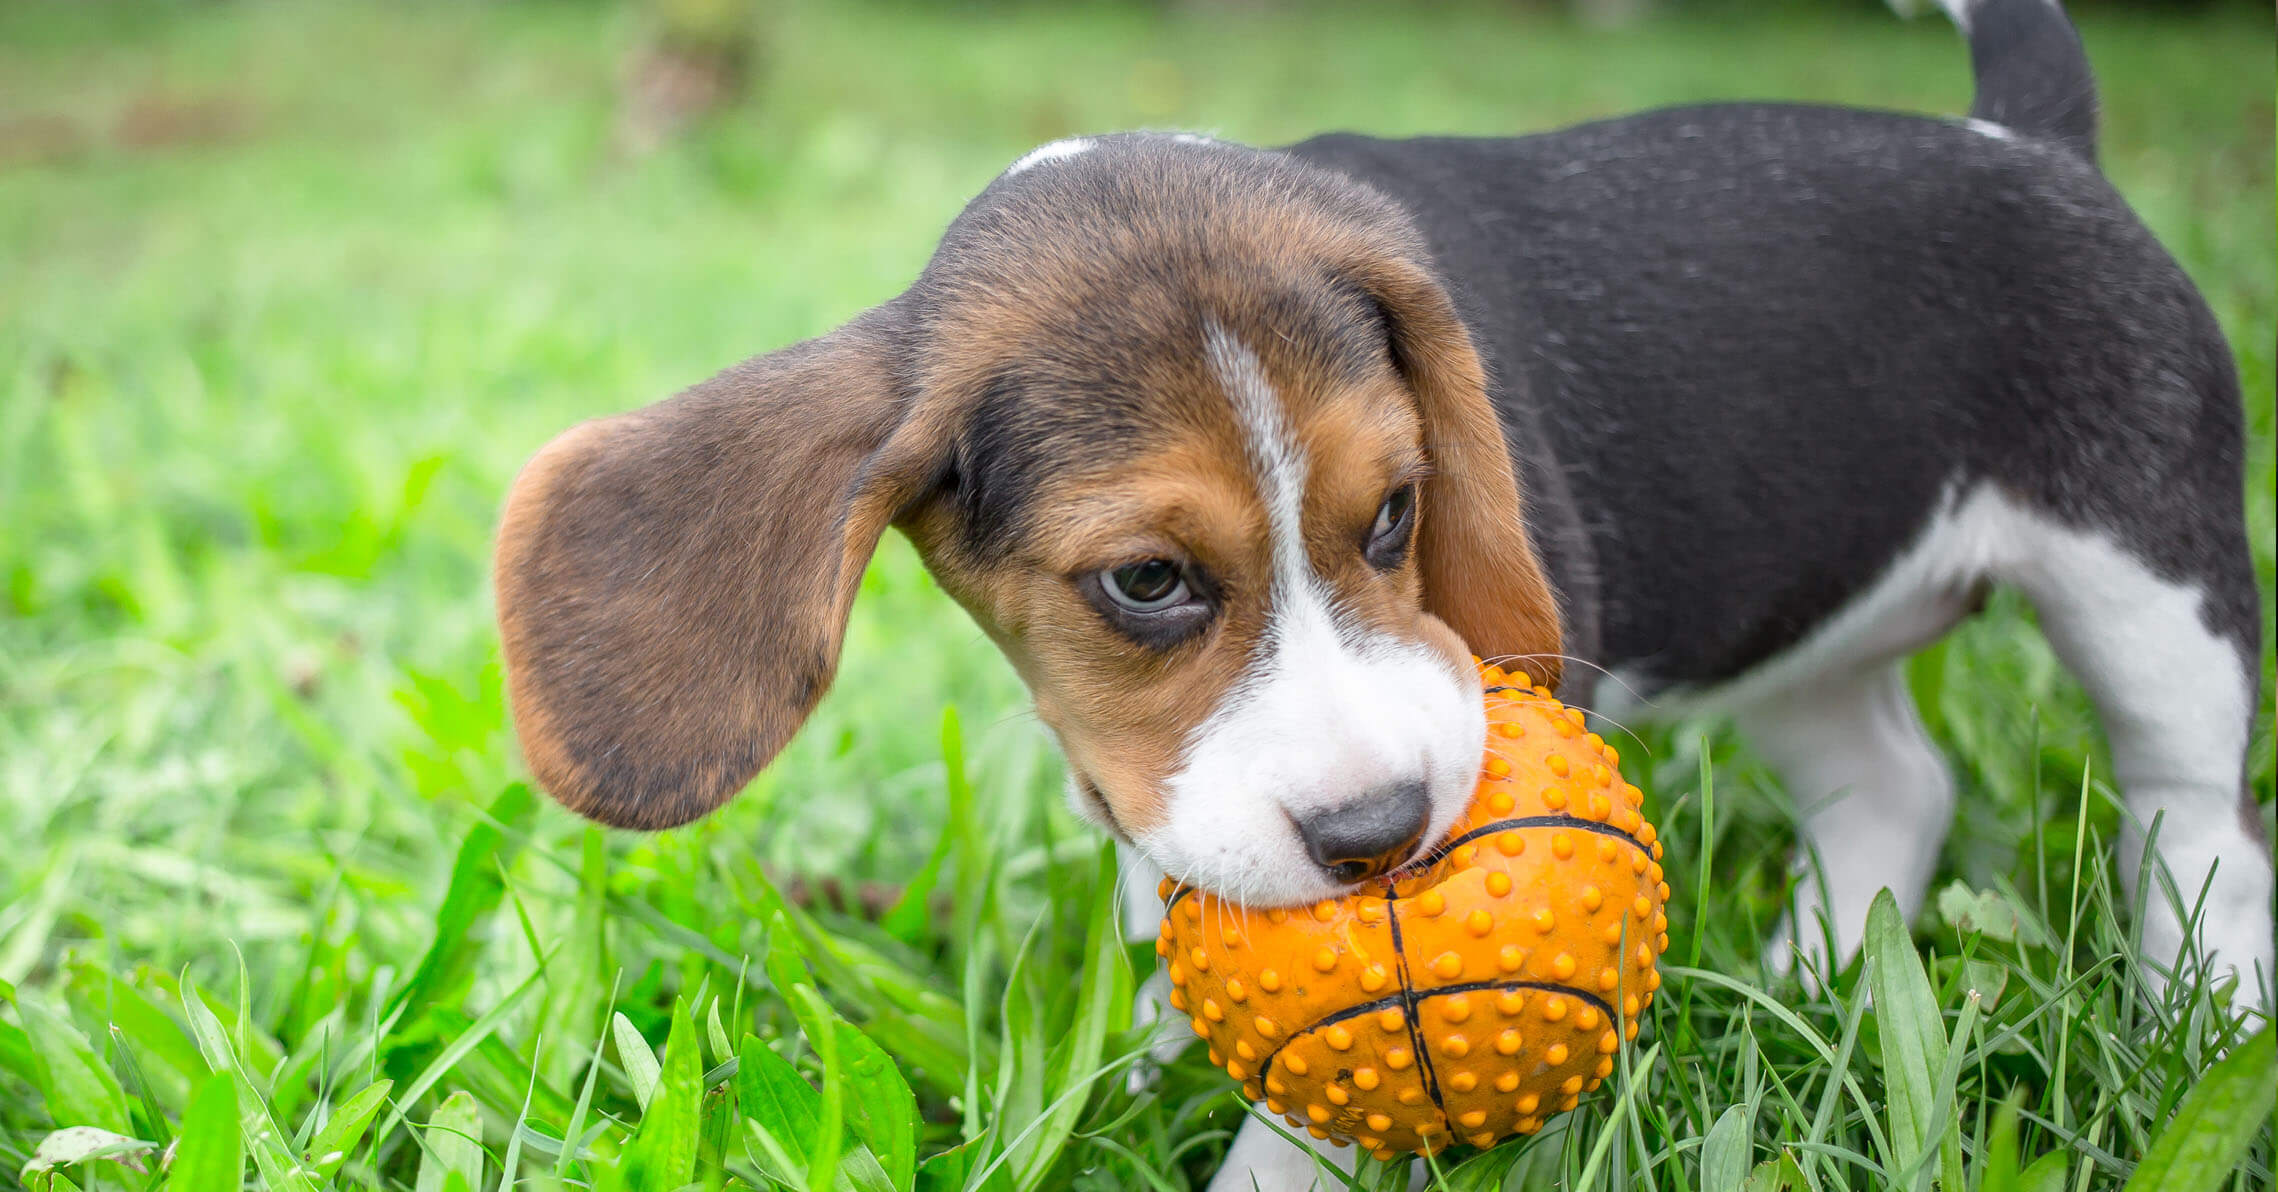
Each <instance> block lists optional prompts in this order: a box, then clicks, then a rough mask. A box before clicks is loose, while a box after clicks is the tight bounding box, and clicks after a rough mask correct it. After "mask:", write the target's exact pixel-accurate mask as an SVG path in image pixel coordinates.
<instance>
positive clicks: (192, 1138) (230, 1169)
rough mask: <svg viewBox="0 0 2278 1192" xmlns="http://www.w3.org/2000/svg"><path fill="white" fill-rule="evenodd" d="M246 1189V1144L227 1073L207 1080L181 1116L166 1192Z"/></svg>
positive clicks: (234, 1085) (233, 1086)
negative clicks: (178, 1140)
mask: <svg viewBox="0 0 2278 1192" xmlns="http://www.w3.org/2000/svg"><path fill="white" fill-rule="evenodd" d="M244 1186H245V1140H244V1138H243V1137H241V1136H240V1135H239V1134H238V1131H237V1082H236V1081H235V1080H234V1079H233V1078H232V1077H231V1076H230V1074H229V1073H227V1072H216V1073H214V1074H213V1075H212V1076H209V1077H207V1078H206V1082H205V1083H204V1084H203V1085H200V1086H199V1087H198V1091H197V1092H196V1093H194V1094H192V1095H191V1097H190V1108H189V1111H188V1112H186V1113H184V1114H183V1115H182V1142H181V1145H180V1146H178V1147H177V1148H175V1151H174V1166H173V1167H172V1168H171V1169H170V1170H168V1172H167V1173H166V1192H238V1189H240V1188H242V1187H244Z"/></svg>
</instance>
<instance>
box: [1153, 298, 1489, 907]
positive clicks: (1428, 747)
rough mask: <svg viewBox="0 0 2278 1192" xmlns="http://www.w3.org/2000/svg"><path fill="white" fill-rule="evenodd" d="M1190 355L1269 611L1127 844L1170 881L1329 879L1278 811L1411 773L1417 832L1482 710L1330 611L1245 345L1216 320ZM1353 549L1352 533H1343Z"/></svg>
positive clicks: (1450, 782)
mask: <svg viewBox="0 0 2278 1192" xmlns="http://www.w3.org/2000/svg"><path fill="white" fill-rule="evenodd" d="M1203 350H1204V359H1205V361H1206V362H1207V363H1208V364H1209V366H1210V369H1211V373H1212V375H1213V376H1214V377H1215V378H1216V379H1217V380H1218V382H1219V384H1220V386H1221V387H1223V388H1224V389H1225V391H1226V395H1227V398H1228V400H1229V401H1231V402H1232V403H1233V407H1234V412H1235V416H1236V419H1237V420H1238V422H1239V424H1240V426H1241V428H1242V432H1243V439H1244V446H1245V451H1246V453H1247V454H1248V456H1249V460H1250V464H1251V467H1252V470H1253V472H1254V474H1255V476H1256V482H1257V485H1258V495H1259V498H1260V499H1261V501H1262V502H1263V503H1264V505H1265V509H1266V517H1267V525H1268V533H1269V534H1270V535H1271V543H1272V551H1273V580H1272V591H1271V596H1270V599H1271V603H1272V610H1273V612H1272V620H1271V622H1270V623H1269V625H1268V628H1267V632H1266V635H1265V640H1264V641H1263V642H1262V643H1261V644H1260V646H1259V649H1258V652H1257V656H1256V658H1255V659H1254V660H1253V661H1252V664H1251V669H1250V672H1249V673H1248V674H1247V675H1246V676H1244V678H1243V679H1242V680H1241V681H1239V682H1237V683H1236V684H1235V685H1234V687H1233V689H1232V690H1231V691H1229V692H1228V694H1227V695H1226V697H1225V698H1224V699H1223V700H1222V702H1221V703H1220V704H1219V706H1218V707H1217V708H1214V709H1212V710H1211V713H1210V715H1209V716H1207V717H1206V718H1204V719H1203V720H1202V722H1201V724H1200V727H1199V728H1198V730H1197V732H1196V734H1195V735H1194V737H1193V738H1192V739H1191V740H1190V741H1189V742H1188V745H1187V749H1186V753H1185V755H1184V756H1183V758H1182V759H1181V764H1180V767H1179V770H1178V772H1177V773H1176V774H1174V775H1173V776H1172V777H1171V779H1170V780H1169V781H1168V782H1167V783H1166V784H1165V787H1164V793H1165V797H1166V803H1167V809H1168V814H1167V815H1166V816H1164V818H1163V823H1162V824H1161V825H1160V826H1159V827H1157V828H1156V829H1155V830H1153V831H1152V832H1149V833H1146V834H1143V835H1141V836H1140V837H1139V838H1138V840H1137V843H1138V844H1139V846H1140V847H1141V848H1142V849H1144V850H1145V851H1146V852H1147V853H1148V855H1149V856H1150V857H1151V858H1152V859H1153V860H1154V861H1155V862H1156V863H1157V864H1159V865H1161V866H1162V867H1163V868H1164V869H1166V870H1168V871H1169V872H1171V873H1175V874H1178V875H1179V876H1180V877H1181V878H1183V879H1184V880H1186V881H1189V882H1192V883H1195V884H1197V885H1201V886H1204V887H1207V888H1210V889H1213V890H1217V891H1221V892H1223V893H1226V894H1229V895H1232V896H1235V897H1238V898H1243V899H1247V900H1250V901H1253V902H1257V903H1260V904H1271V903H1291V902H1302V901H1305V900H1308V899H1312V898H1319V897H1323V896H1325V895H1329V894H1332V893H1335V892H1337V890H1338V887H1337V886H1336V885H1335V884H1334V883H1332V882H1330V881H1329V879H1328V877H1327V875H1325V874H1323V873H1322V872H1321V871H1320V870H1319V868H1318V867H1316V866H1315V865H1314V864H1313V862H1312V861H1311V859H1310V858H1308V857H1307V856H1306V854H1305V847H1304V843H1303V841H1302V840H1301V839H1300V838H1299V837H1298V834H1297V829H1296V826H1295V824H1294V823H1293V822H1292V821H1291V818H1290V817H1291V816H1292V815H1296V814H1303V813H1305V812H1309V811H1318V810H1321V809H1324V808H1331V807H1342V806H1344V805H1346V804H1348V803H1351V802H1353V801H1355V800H1357V799H1361V798H1364V797H1366V796H1368V795H1369V794H1370V793H1371V792H1373V791H1376V790H1378V789H1380V788H1381V787H1383V786H1385V785H1387V784H1390V783H1394V782H1401V781H1407V780H1411V779H1422V780H1423V781H1424V782H1425V783H1426V786H1427V789H1428V790H1429V792H1430V795H1431V800H1432V815H1431V819H1430V821H1429V822H1428V823H1427V825H1426V829H1425V830H1426V832H1427V833H1428V834H1433V835H1436V834H1438V833H1440V832H1443V831H1445V830H1446V828H1447V826H1448V825H1449V824H1451V823H1453V822H1454V820H1455V817H1456V816H1457V815H1458V814H1459V813H1460V812H1461V811H1462V808H1463V804H1464V801H1465V800H1466V799H1467V798H1468V797H1469V795H1470V793H1471V786H1472V783H1473V781H1474V779H1475V778H1476V776H1477V771H1478V762H1479V748H1480V741H1481V740H1482V739H1483V737H1484V736H1485V732H1486V728H1485V720H1486V718H1485V713H1484V711H1483V710H1482V708H1481V706H1480V702H1479V698H1478V695H1477V693H1476V691H1475V689H1474V688H1473V687H1472V686H1471V685H1470V684H1469V682H1468V681H1467V678H1468V677H1467V676H1466V675H1464V674H1459V673H1458V672H1457V671H1456V670H1455V669H1454V668H1453V667H1452V666H1451V665H1450V664H1449V662H1448V661H1447V660H1445V659H1443V658H1441V657H1439V656H1438V655H1437V654H1436V653H1434V652H1433V651H1432V650H1431V649H1429V648H1428V647H1426V646H1424V645H1423V644H1421V643H1420V642H1413V641H1407V640H1403V639H1398V638H1393V637H1388V636H1386V635H1383V634H1381V633H1375V632H1370V631H1363V630H1358V629H1355V628H1353V627H1351V626H1349V625H1346V624H1344V623H1343V622H1342V620H1341V619H1340V618H1339V617H1338V615H1337V612H1336V610H1335V608H1334V607H1333V600H1332V598H1331V596H1330V594H1329V592H1328V590H1327V588H1326V586H1325V585H1324V584H1323V583H1322V582H1321V579H1320V577H1319V576H1318V575H1317V574H1315V572H1314V570H1313V566H1312V563H1311V561H1310V559H1309V558H1308V556H1307V554H1306V551H1305V537H1304V526H1303V510H1304V501H1305V479H1306V468H1307V461H1306V459H1305V454H1304V451H1303V450H1302V448H1301V447H1300V446H1299V445H1298V443H1297V441H1296V440H1295V438H1294V437H1292V436H1291V435H1290V433H1289V429H1288V426H1287V421H1286V419H1285V418H1284V417H1283V412H1282V405H1281V400H1280V397H1279V395H1278V394H1276V393H1275V391H1274V388H1273V384H1272V381H1271V380H1270V379H1269V378H1268V377H1267V375H1266V372H1265V367H1264V365H1263V364H1261V363H1260V362H1259V360H1258V357H1257V355H1256V354H1255V353H1254V352H1252V351H1250V350H1249V348H1248V347H1246V346H1244V345H1243V344H1242V343H1241V342H1240V341H1239V340H1237V339H1235V338H1234V337H1233V336H1232V335H1230V334H1228V333H1227V332H1226V331H1225V330H1224V329H1223V328H1220V327H1218V326H1216V325H1212V326H1210V327H1208V328H1207V329H1206V332H1205V337H1204V348H1203ZM1356 549H1357V544H1356Z"/></svg>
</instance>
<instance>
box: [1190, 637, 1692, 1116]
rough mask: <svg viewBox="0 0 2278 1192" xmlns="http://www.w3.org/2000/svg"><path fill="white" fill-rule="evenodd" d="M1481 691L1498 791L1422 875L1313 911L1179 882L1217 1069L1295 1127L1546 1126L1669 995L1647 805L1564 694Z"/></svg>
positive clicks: (1194, 989) (1200, 1019)
mask: <svg viewBox="0 0 2278 1192" xmlns="http://www.w3.org/2000/svg"><path fill="white" fill-rule="evenodd" d="M1480 677H1481V680H1482V687H1483V689H1484V695H1485V698H1486V701H1487V753H1486V758H1485V761H1484V764H1482V766H1481V767H1480V780H1479V785H1478V788H1477V790H1476V791H1475V792H1474V794H1473V797H1472V801H1471V805H1470V808H1469V809H1468V810H1467V811H1466V813H1465V814H1464V816H1463V818H1462V819H1460V820H1459V821H1457V823H1456V825H1455V827H1454V828H1453V830H1452V831H1451V832H1450V833H1449V835H1448V838H1447V840H1446V842H1445V843H1443V844H1441V845H1440V846H1439V847H1438V848H1436V849H1434V850H1433V851H1432V852H1431V853H1429V854H1427V855H1426V856H1425V857H1424V858H1423V859H1421V860H1420V861H1418V862H1416V863H1414V864H1412V865H1410V866H1409V867H1407V868H1406V869H1403V870H1401V871H1400V872H1398V873H1395V874H1392V875H1390V876H1389V877H1387V878H1385V879H1382V880H1380V881H1377V882H1372V883H1370V884H1369V885H1368V886H1366V887H1364V888H1363V889H1362V890H1360V891H1359V892H1356V893H1354V894H1352V895H1349V896H1347V897H1344V898H1340V899H1332V900H1329V901H1325V902H1320V903H1316V904H1314V905H1312V906H1310V907H1307V908H1304V909H1303V910H1301V911H1286V910H1279V909H1275V910H1252V909H1249V908H1246V907H1241V906H1237V905H1234V904H1232V903H1228V902H1223V901H1221V900H1220V899H1218V898H1216V897H1215V896H1213V895H1210V894H1206V893H1203V892H1201V891H1199V890H1193V889H1188V888H1186V887H1183V886H1179V885H1176V884H1175V883H1173V882H1170V881H1167V880H1166V881H1165V882H1164V884H1163V887H1162V894H1163V897H1164V899H1165V901H1166V903H1167V907H1166V913H1165V915H1164V917H1163V929H1162V936H1161V939H1160V940H1159V941H1158V943H1157V945H1156V950H1157V951H1158V952H1159V953H1161V954H1162V955H1163V956H1164V957H1166V958H1168V959H1170V960H1172V961H1174V963H1172V964H1171V965H1170V978H1171V983H1172V986H1173V995H1172V1004H1173V1005H1176V1006H1186V1007H1201V1008H1202V1013H1200V1014H1199V1015H1198V1016H1196V1017H1195V1019H1194V1028H1195V1032H1196V1033H1197V1034H1199V1035H1201V1036H1202V1037H1203V1038H1204V1039H1205V1040H1207V1041H1208V1043H1209V1045H1210V1052H1211V1055H1212V1056H1213V1058H1214V1059H1215V1060H1216V1061H1217V1062H1219V1063H1221V1064H1222V1065H1223V1066H1225V1068H1226V1069H1227V1072H1228V1073H1229V1074H1230V1075H1232V1076H1233V1077H1234V1078H1235V1079H1237V1080H1240V1081H1242V1082H1243V1087H1244V1091H1245V1092H1246V1093H1247V1094H1248V1095H1250V1096H1251V1098H1252V1099H1253V1100H1255V1099H1261V1098H1262V1097H1263V1095H1264V1094H1265V1093H1267V1092H1269V1091H1270V1093H1271V1097H1270V1098H1268V1099H1267V1104H1268V1108H1270V1109H1274V1110H1275V1111H1276V1112H1279V1113H1281V1114H1282V1115H1283V1116H1284V1118H1285V1119H1286V1120H1287V1121H1288V1123H1289V1125H1290V1127H1291V1129H1293V1130H1303V1131H1305V1132H1306V1133H1308V1134H1311V1135H1312V1136H1314V1137H1316V1138H1324V1139H1328V1140H1331V1141H1332V1142H1335V1143H1337V1144H1338V1145H1345V1144H1349V1143H1353V1142H1358V1143H1359V1144H1360V1145H1361V1146H1362V1147H1364V1148H1366V1149H1368V1150H1369V1151H1372V1152H1374V1153H1375V1154H1376V1155H1377V1157H1379V1158H1386V1159H1388V1158H1391V1157H1393V1156H1394V1155H1396V1154H1398V1153H1400V1152H1402V1151H1413V1152H1418V1153H1423V1154H1430V1153H1434V1152H1436V1151H1439V1150H1441V1149H1443V1148H1445V1147H1448V1146H1450V1145H1453V1144H1455V1143H1458V1142H1467V1143H1471V1144H1472V1145H1475V1146H1485V1145H1488V1144H1490V1143H1492V1142H1493V1141H1495V1140H1496V1139H1498V1138H1501V1137H1504V1136H1506V1135H1510V1134H1531V1133H1533V1132H1534V1131H1536V1130H1539V1129H1541V1128H1542V1124H1543V1121H1544V1120H1545V1119H1546V1118H1547V1117H1549V1116H1550V1115H1552V1114H1554V1113H1557V1112H1559V1111H1562V1110H1565V1109H1571V1108H1572V1107H1573V1106H1574V1103H1575V1100H1576V1097H1577V1095H1578V1094H1579V1093H1580V1092H1584V1091H1587V1090H1590V1089H1594V1088H1596V1087H1597V1086H1598V1084H1599V1082H1600V1081H1602V1080H1604V1079H1605V1076H1606V1073H1608V1072H1610V1071H1611V1070H1612V1065H1611V1063H1610V1062H1608V1057H1609V1055H1610V1054H1611V1053H1612V1052H1615V1051H1617V1050H1619V1049H1620V1047H1621V1044H1622V1041H1623V1040H1624V1039H1625V1038H1629V1037H1633V1036H1634V1034H1635V1032H1636V1019H1637V1016H1638V1015H1639V1014H1640V1013H1641V1012H1642V1011H1643V1010H1644V1008H1645V1007H1646V1006H1648V1005H1651V1004H1652V1001H1653V992H1654V990H1656V989H1658V988H1660V985H1661V978H1660V974H1659V973H1658V972H1656V971H1655V967H1654V966H1655V962H1656V960H1657V958H1658V957H1659V956H1660V954H1661V953H1662V952H1663V951H1665V950H1666V949H1667V948H1668V946H1669V937H1668V935H1667V934H1666V930H1665V925H1666V923H1667V919H1666V918H1665V917H1664V908H1663V903H1664V900H1665V899H1666V898H1667V894H1666V890H1667V886H1666V885H1664V884H1663V879H1664V877H1665V876H1666V875H1665V874H1664V873H1663V872H1662V868H1661V864H1660V859H1661V846H1660V844H1659V843H1658V841H1657V840H1656V839H1655V835H1654V830H1653V825H1651V824H1649V823H1646V822H1645V818H1644V807H1643V805H1642V804H1643V801H1644V795H1643V794H1642V793H1641V792H1639V790H1638V789H1637V788H1636V787H1635V786H1632V785H1630V784H1628V783H1626V782H1624V781H1622V779H1621V777H1620V771H1619V764H1620V760H1621V759H1620V758H1619V757H1618V756H1617V755H1616V754H1615V753H1614V751H1613V749H1612V748H1611V747H1609V746H1607V745H1606V743H1605V742H1604V741H1603V740H1600V739H1599V737H1598V735H1597V734H1596V733H1590V732H1586V731H1584V729H1583V724H1582V717H1581V714H1580V713H1579V712H1577V711H1575V710H1574V709H1571V708H1568V707H1566V706H1565V705H1564V704H1561V703H1559V702H1558V700H1556V699H1555V698H1553V697H1552V696H1551V694H1550V691H1549V690H1548V689H1547V688H1543V687H1537V686H1535V685H1534V684H1533V683H1532V682H1531V681H1530V680H1529V679H1528V677H1527V676H1526V675H1524V674H1522V673H1518V672H1513V671H1504V670H1501V669H1499V668H1497V667H1494V666H1487V665H1482V666H1481V668H1480ZM1601 842H1602V843H1603V845H1604V846H1605V847H1600V844H1601ZM1213 1011H1215V1012H1213ZM1190 1013H1191V1011H1190Z"/></svg>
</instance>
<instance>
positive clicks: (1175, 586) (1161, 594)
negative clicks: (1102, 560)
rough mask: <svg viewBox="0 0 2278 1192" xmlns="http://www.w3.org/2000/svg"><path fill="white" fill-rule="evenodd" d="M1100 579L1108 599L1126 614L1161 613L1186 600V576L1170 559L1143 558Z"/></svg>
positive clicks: (1115, 569) (1108, 572) (1109, 571)
mask: <svg viewBox="0 0 2278 1192" xmlns="http://www.w3.org/2000/svg"><path fill="white" fill-rule="evenodd" d="M1101 580H1102V582H1101V584H1100V586H1101V587H1102V588H1103V589H1105V590H1106V592H1107V598H1108V599H1110V600H1112V601H1114V602H1115V603H1116V605H1117V606H1118V607H1120V608H1123V609H1124V610H1126V611H1129V612H1135V613H1152V612H1160V611H1162V610H1163V609H1166V608H1171V607H1174V606H1176V605H1180V604H1184V603H1186V601H1187V600H1188V598H1189V593H1188V591H1187V584H1186V575H1185V574H1184V573H1183V572H1181V571H1180V570H1179V565H1178V564H1176V563H1173V562H1171V561H1170V560H1169V559H1143V560H1141V561H1139V562H1137V563H1126V564H1124V565H1123V566H1121V567H1113V568H1110V569H1108V571H1107V573H1106V574H1105V575H1104V576H1102V577H1101Z"/></svg>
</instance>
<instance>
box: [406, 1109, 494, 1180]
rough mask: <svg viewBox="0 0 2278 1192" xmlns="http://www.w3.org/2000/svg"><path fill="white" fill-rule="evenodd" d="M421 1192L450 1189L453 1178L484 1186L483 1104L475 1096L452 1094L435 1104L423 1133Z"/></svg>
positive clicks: (421, 1140) (420, 1167) (421, 1138)
mask: <svg viewBox="0 0 2278 1192" xmlns="http://www.w3.org/2000/svg"><path fill="white" fill-rule="evenodd" d="M420 1143H421V1144H422V1145H423V1146H424V1147H425V1148H426V1151H427V1153H426V1154H425V1155H424V1156H422V1157H421V1158H420V1161H419V1192H448V1188H449V1185H450V1182H451V1180H452V1178H453V1177H457V1178H458V1179H459V1180H461V1181H463V1182H464V1184H465V1186H466V1187H467V1188H468V1189H470V1190H471V1189H474V1188H479V1187H481V1186H482V1162H483V1154H482V1107H481V1106H479V1105H476V1104H475V1099H474V1097H473V1095H471V1094H469V1093H466V1092H463V1091H462V1092H456V1093H452V1094H451V1095H450V1096H448V1097H445V1098H443V1103H442V1104H441V1105H438V1106H436V1107H435V1115H434V1116H433V1117H430V1118H428V1119H427V1129H426V1130H425V1131H423V1132H422V1133H421V1135H420Z"/></svg>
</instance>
